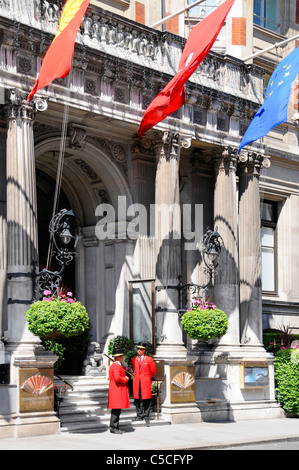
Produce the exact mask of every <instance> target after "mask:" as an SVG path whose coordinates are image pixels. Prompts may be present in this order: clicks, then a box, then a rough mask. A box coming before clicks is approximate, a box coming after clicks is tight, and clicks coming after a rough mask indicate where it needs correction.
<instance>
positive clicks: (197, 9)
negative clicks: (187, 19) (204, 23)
mask: <svg viewBox="0 0 299 470" xmlns="http://www.w3.org/2000/svg"><path fill="white" fill-rule="evenodd" d="M195 1H196V0H188V4H189V5H191V4H192V3H194V2H195ZM202 8H203V5H202V3H200V4H199V5H197V6H196V7H194V8H191V9H190V10H189V15H191V16H200V14H201V10H202Z"/></svg>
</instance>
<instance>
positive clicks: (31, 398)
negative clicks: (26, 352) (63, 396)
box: [19, 368, 54, 412]
mask: <svg viewBox="0 0 299 470" xmlns="http://www.w3.org/2000/svg"><path fill="white" fill-rule="evenodd" d="M19 400H20V412H26V411H27V412H29V411H53V410H54V372H53V369H36V368H32V369H21V368H20V369H19Z"/></svg>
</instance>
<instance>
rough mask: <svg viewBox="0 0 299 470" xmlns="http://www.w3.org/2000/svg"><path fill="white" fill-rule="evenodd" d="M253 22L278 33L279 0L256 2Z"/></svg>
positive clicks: (260, 0) (256, 0)
mask: <svg viewBox="0 0 299 470" xmlns="http://www.w3.org/2000/svg"><path fill="white" fill-rule="evenodd" d="M253 22H254V23H255V24H258V25H260V26H263V28H267V29H270V30H271V31H275V32H278V29H279V24H278V23H279V0H254V6H253Z"/></svg>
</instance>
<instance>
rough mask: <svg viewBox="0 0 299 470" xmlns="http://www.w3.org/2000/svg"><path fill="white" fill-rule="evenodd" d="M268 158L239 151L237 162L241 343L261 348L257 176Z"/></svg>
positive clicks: (259, 237) (265, 166) (267, 165)
mask: <svg viewBox="0 0 299 470" xmlns="http://www.w3.org/2000/svg"><path fill="white" fill-rule="evenodd" d="M262 166H263V167H264V168H268V167H269V166H270V160H269V159H268V158H265V157H264V156H263V155H258V154H256V153H249V152H248V153H242V154H241V156H240V164H239V171H238V172H239V260H240V321H241V343H242V345H246V346H248V347H252V348H254V347H262V284H261V229H260V227H261V217H260V194H259V177H260V169H261V167H262Z"/></svg>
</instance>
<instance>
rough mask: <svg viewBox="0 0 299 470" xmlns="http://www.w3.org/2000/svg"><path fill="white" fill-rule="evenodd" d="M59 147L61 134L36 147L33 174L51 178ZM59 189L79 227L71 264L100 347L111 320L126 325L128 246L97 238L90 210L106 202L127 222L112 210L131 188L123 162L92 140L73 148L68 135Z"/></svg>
mask: <svg viewBox="0 0 299 470" xmlns="http://www.w3.org/2000/svg"><path fill="white" fill-rule="evenodd" d="M59 145H60V137H59V136H57V137H53V136H51V137H49V138H45V139H44V140H42V141H40V142H38V144H37V145H36V147H35V156H36V168H37V172H43V173H44V174H46V175H47V177H49V178H51V179H52V180H53V181H55V179H56V168H57V161H58V153H59ZM61 188H62V191H63V193H64V195H65V198H66V199H67V200H68V201H69V203H70V208H71V209H73V210H74V212H75V213H76V215H77V216H78V219H79V223H80V226H81V229H82V239H81V240H80V242H79V244H78V250H77V251H78V256H77V259H76V267H75V284H76V297H77V298H78V300H80V301H81V302H82V303H84V305H85V306H86V308H87V310H88V312H89V315H90V319H91V324H92V330H91V335H92V340H97V341H99V342H100V343H101V344H102V345H103V346H104V344H105V342H106V339H107V337H108V336H109V334H110V329H111V328H110V327H111V323H112V322H114V324H115V323H116V324H117V327H119V328H122V325H123V323H126V322H125V321H124V319H123V317H124V315H127V314H128V308H127V303H128V299H127V298H126V289H125V287H124V286H125V283H126V274H124V271H125V270H126V267H125V265H126V256H127V254H128V250H129V249H130V248H129V244H128V243H127V240H125V239H123V240H121V241H119V240H113V241H109V242H108V241H107V242H102V241H99V240H98V239H97V237H96V234H95V226H96V223H97V221H98V218H97V217H96V215H95V212H96V207H97V206H98V205H99V204H101V203H102V202H109V203H111V204H112V205H113V207H114V208H115V209H116V216H117V217H118V222H126V220H125V219H123V220H121V219H120V217H126V215H125V214H124V215H122V214H117V207H118V197H119V196H122V197H125V198H126V201H127V205H130V204H132V197H131V192H130V189H129V186H128V182H127V179H126V176H125V174H124V172H123V170H122V166H121V165H118V164H117V162H115V161H113V158H112V156H111V154H110V153H109V149H105V148H104V146H102V148H101V147H99V145H97V141H96V140H92V139H91V140H90V141H88V140H86V141H85V142H84V145H83V146H82V147H77V146H76V147H72V146H71V139H70V138H67V140H66V146H65V158H64V166H63V177H62V185H61ZM120 296H121V297H122V305H121V307H120V308H116V298H118V299H119V298H120ZM116 317H117V319H116ZM113 328H114V327H113ZM114 329H115V328H114Z"/></svg>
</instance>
